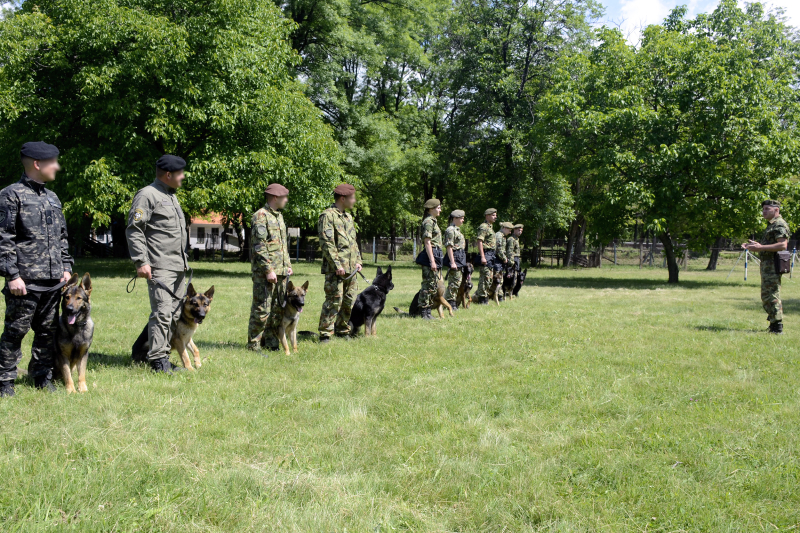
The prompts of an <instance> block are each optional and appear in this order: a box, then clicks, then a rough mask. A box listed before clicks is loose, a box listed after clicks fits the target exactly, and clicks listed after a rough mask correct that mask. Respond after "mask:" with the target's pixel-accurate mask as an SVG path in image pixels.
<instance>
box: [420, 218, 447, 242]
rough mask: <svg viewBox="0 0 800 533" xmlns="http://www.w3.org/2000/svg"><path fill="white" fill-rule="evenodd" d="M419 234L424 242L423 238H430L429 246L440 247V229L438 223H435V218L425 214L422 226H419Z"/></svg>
mask: <svg viewBox="0 0 800 533" xmlns="http://www.w3.org/2000/svg"><path fill="white" fill-rule="evenodd" d="M420 235H421V236H422V240H423V242H424V240H425V239H430V240H431V248H432V249H434V248H438V249H440V250H441V249H442V230H441V229H439V224H437V223H436V218H435V217H433V216H431V215H425V218H423V219H422V226H421V227H420Z"/></svg>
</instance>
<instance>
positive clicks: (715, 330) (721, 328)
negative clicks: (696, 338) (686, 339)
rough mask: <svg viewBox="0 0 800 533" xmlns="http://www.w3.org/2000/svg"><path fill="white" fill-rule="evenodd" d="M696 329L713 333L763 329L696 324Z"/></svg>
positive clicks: (756, 331) (758, 330) (755, 331)
mask: <svg viewBox="0 0 800 533" xmlns="http://www.w3.org/2000/svg"><path fill="white" fill-rule="evenodd" d="M694 329H696V330H698V331H710V332H712V333H721V332H723V331H735V332H738V333H759V332H761V331H762V330H760V329H753V328H732V327H727V326H695V327H694Z"/></svg>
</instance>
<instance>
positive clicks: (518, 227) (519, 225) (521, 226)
mask: <svg viewBox="0 0 800 533" xmlns="http://www.w3.org/2000/svg"><path fill="white" fill-rule="evenodd" d="M524 227H525V226H523V225H522V224H514V229H522V228H524Z"/></svg>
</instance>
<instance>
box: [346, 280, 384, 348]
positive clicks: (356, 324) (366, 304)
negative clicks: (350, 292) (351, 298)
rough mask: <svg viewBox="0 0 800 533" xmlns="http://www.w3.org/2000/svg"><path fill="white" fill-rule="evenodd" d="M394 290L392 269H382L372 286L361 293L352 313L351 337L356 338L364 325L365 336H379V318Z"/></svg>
mask: <svg viewBox="0 0 800 533" xmlns="http://www.w3.org/2000/svg"><path fill="white" fill-rule="evenodd" d="M392 289H394V283H392V267H391V266H389V267H388V268H387V269H386V272H384V271H383V270H382V269H381V267H378V271H377V272H376V273H375V279H374V280H372V285H370V286H369V287H367V288H366V289H364V290H363V291H361V294H359V295H358V298H356V302H355V304H354V305H353V310H352V312H351V313H350V335H351V336H352V337H355V336H356V335H358V330H359V329H361V325H362V324H363V325H364V335H366V336H370V335H372V336H375V335H376V334H377V322H378V317H379V316H380V315H381V313H382V312H383V308H384V307H385V306H386V296H387V295H388V294H389V291H391V290H392Z"/></svg>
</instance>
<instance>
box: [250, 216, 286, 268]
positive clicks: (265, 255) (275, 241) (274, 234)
mask: <svg viewBox="0 0 800 533" xmlns="http://www.w3.org/2000/svg"><path fill="white" fill-rule="evenodd" d="M250 227H251V228H253V233H252V237H251V240H252V243H253V244H252V246H253V252H252V253H251V254H250V263H251V265H252V267H253V268H252V270H253V273H257V274H269V273H270V272H275V275H277V276H286V275H288V274H289V269H290V268H292V262H291V261H290V259H289V238H288V235H287V232H286V224H284V222H283V215H282V214H281V213H280V212H279V211H275V210H273V209H272V208H271V207H270V206H269V205H265V206H264V207H262V208H261V209H259V210H258V211H256V212H255V213H253V219H252V225H251V226H250Z"/></svg>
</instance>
